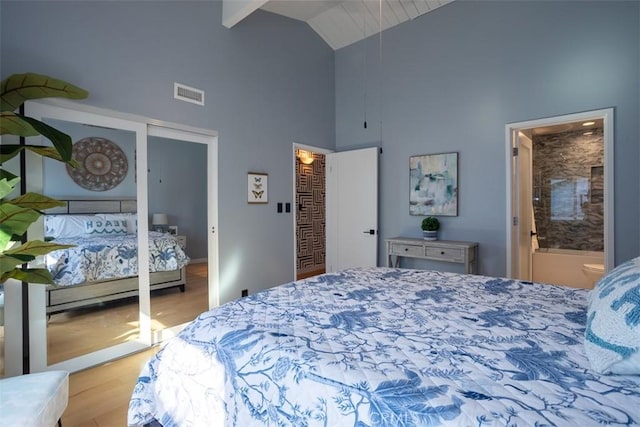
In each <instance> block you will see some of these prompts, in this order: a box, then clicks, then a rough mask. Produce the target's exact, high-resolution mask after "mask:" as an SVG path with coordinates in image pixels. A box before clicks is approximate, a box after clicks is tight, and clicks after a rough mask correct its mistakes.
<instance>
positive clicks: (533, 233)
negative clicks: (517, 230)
mask: <svg viewBox="0 0 640 427" xmlns="http://www.w3.org/2000/svg"><path fill="white" fill-rule="evenodd" d="M530 233H531V237H533V236H537V235H538V233H536V232H535V231H531V232H530Z"/></svg>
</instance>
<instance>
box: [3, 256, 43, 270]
mask: <svg viewBox="0 0 640 427" xmlns="http://www.w3.org/2000/svg"><path fill="white" fill-rule="evenodd" d="M34 259H36V258H35V257H31V259H27V260H26V261H24V260H23V259H20V258H16V257H12V256H5V255H0V273H2V274H3V275H4V274H5V273H6V272H9V271H11V270H13V269H15V268H16V266H18V265H22V264H24V263H25V262H29V261H33V260H34Z"/></svg>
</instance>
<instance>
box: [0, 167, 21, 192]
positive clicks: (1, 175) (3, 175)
mask: <svg viewBox="0 0 640 427" xmlns="http://www.w3.org/2000/svg"><path fill="white" fill-rule="evenodd" d="M3 179H6V180H7V181H12V180H14V179H18V181H19V180H20V178H18V177H17V176H16V175H14V174H12V173H11V172H9V171H6V170H4V169H0V180H3ZM2 198H4V196H2V195H0V199H2Z"/></svg>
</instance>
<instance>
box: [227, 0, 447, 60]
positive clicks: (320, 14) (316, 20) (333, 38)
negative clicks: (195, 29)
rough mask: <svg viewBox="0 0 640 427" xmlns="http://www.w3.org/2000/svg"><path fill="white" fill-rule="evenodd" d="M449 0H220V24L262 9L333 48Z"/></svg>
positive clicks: (235, 21) (236, 20) (338, 47)
mask: <svg viewBox="0 0 640 427" xmlns="http://www.w3.org/2000/svg"><path fill="white" fill-rule="evenodd" d="M452 1H453V0H223V14H222V20H223V25H225V26H226V27H228V28H231V27H233V26H234V25H235V24H237V23H238V22H240V21H241V20H242V19H244V18H245V17H247V16H248V15H250V14H251V13H253V12H254V11H256V10H257V9H262V10H266V11H269V12H272V13H277V14H279V15H284V16H287V17H289V18H293V19H297V20H300V21H304V22H306V23H307V24H309V26H310V27H311V28H313V30H315V31H316V32H317V33H318V34H319V35H320V37H322V39H323V40H324V41H325V42H327V44H328V45H329V46H331V47H332V48H333V49H340V48H342V47H345V46H348V45H350V44H352V43H355V42H357V41H359V40H362V39H364V38H367V37H369V36H371V35H373V34H375V33H377V32H378V31H380V30H386V29H387V28H391V27H393V26H396V25H398V24H401V23H403V22H405V21H409V20H411V19H414V18H416V17H418V16H420V15H422V14H425V13H427V12H431V11H432V10H435V9H437V8H439V7H440V6H444V5H445V4H447V3H450V2H452Z"/></svg>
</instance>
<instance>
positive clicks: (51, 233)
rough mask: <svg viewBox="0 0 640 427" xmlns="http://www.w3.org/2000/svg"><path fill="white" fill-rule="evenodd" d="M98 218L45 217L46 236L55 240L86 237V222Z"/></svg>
mask: <svg viewBox="0 0 640 427" xmlns="http://www.w3.org/2000/svg"><path fill="white" fill-rule="evenodd" d="M96 218H97V216H96V215H45V217H44V235H45V236H46V237H50V238H53V239H63V238H69V237H82V236H84V235H85V226H84V223H85V221H91V220H95V219H96Z"/></svg>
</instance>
